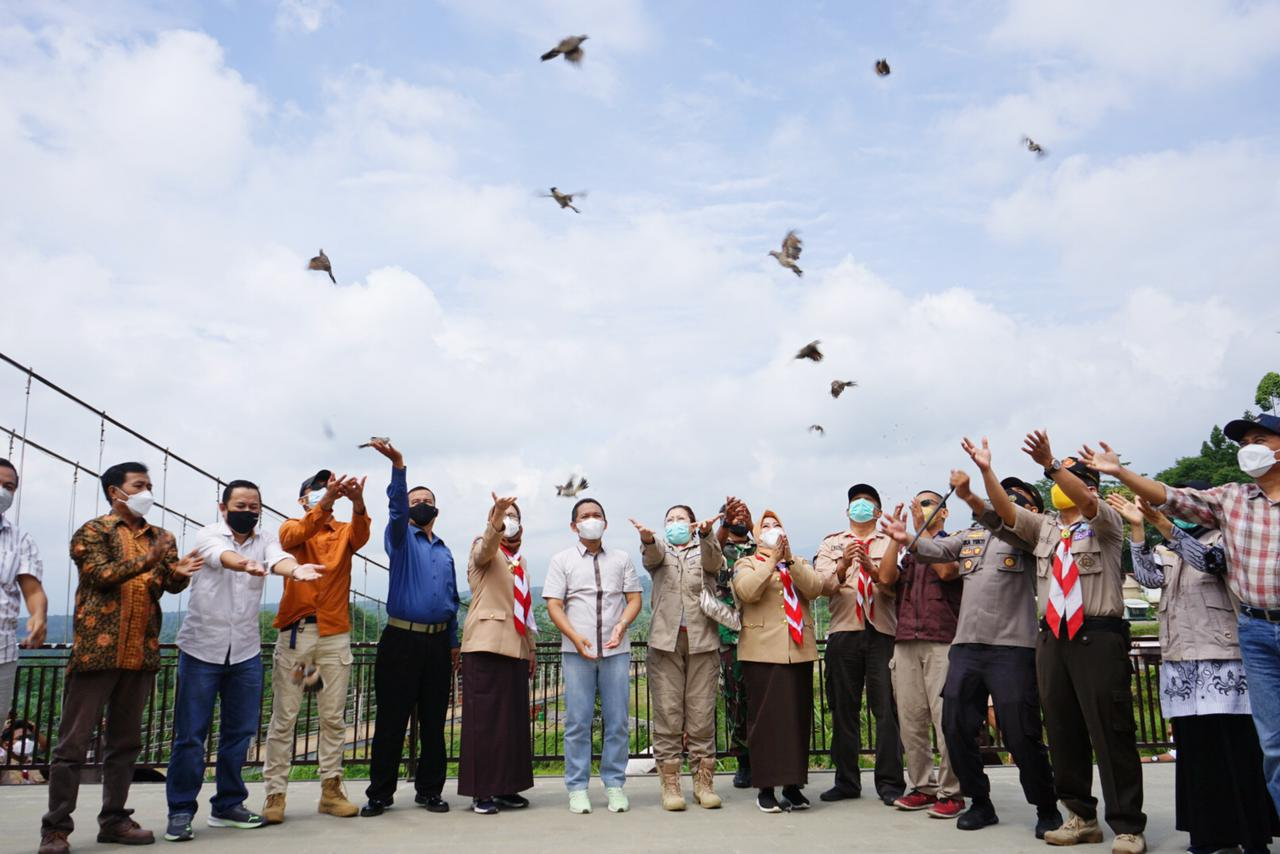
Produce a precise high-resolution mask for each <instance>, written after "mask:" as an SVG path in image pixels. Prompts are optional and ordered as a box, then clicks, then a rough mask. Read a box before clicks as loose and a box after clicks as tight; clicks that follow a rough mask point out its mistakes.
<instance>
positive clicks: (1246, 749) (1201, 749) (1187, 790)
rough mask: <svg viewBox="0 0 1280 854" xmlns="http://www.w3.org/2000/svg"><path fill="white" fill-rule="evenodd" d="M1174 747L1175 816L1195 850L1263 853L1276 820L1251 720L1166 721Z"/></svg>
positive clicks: (1279, 825)
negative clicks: (1175, 760)
mask: <svg viewBox="0 0 1280 854" xmlns="http://www.w3.org/2000/svg"><path fill="white" fill-rule="evenodd" d="M1169 723H1171V724H1173V740H1174V743H1175V744H1177V745H1178V764H1177V768H1176V771H1175V776H1174V788H1173V797H1174V806H1175V812H1174V815H1175V816H1176V817H1177V825H1176V826H1177V828H1178V830H1185V831H1186V832H1187V833H1188V834H1190V835H1191V844H1192V846H1194V847H1196V848H1207V849H1209V850H1211V851H1217V850H1219V849H1222V848H1227V849H1230V848H1234V847H1235V846H1237V845H1239V846H1242V847H1243V848H1244V849H1245V850H1246V851H1261V850H1265V849H1266V848H1267V846H1268V845H1270V844H1271V838H1272V837H1273V836H1277V835H1280V819H1277V817H1276V807H1275V804H1274V803H1273V802H1272V801H1271V795H1270V794H1269V793H1268V792H1267V778H1266V776H1265V775H1264V774H1263V773H1262V748H1261V747H1260V746H1259V745H1258V731H1257V730H1256V729H1255V728H1254V725H1253V717H1252V716H1251V715H1191V716H1188V717H1181V718H1170V719H1169Z"/></svg>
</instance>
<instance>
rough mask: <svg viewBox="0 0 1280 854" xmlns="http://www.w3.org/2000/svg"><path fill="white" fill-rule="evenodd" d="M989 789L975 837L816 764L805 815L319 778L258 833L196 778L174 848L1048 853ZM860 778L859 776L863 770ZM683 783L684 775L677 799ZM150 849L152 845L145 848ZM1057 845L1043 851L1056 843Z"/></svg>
mask: <svg viewBox="0 0 1280 854" xmlns="http://www.w3.org/2000/svg"><path fill="white" fill-rule="evenodd" d="M1143 769H1144V771H1145V773H1146V778H1145V779H1146V809H1147V814H1148V818H1149V827H1148V832H1147V843H1148V845H1149V847H1150V850H1152V851H1184V850H1185V849H1186V844H1187V843H1186V835H1185V834H1182V833H1179V832H1177V831H1176V830H1174V827H1173V774H1174V769H1173V767H1172V766H1170V765H1144V766H1143ZM990 773H991V778H992V790H993V791H992V797H993V799H994V801H995V804H996V809H997V811H998V813H999V815H1000V824H998V825H996V826H994V827H990V828H986V829H984V830H981V831H976V832H968V833H966V832H963V831H959V830H956V829H955V826H954V822H950V821H939V820H937V819H931V818H929V817H928V816H926V815H925V814H924V813H922V812H921V813H906V812H900V811H898V810H894V809H889V808H887V807H885V806H883V805H882V804H881V803H880V802H879V801H878V800H874V799H862V800H858V801H846V802H843V803H838V804H823V803H821V802H819V801H818V798H817V795H818V793H819V792H821V791H822V790H823V789H825V788H826V787H828V786H829V785H830V782H831V775H830V774H829V773H814V774H811V775H810V777H809V785H808V786H807V787H806V793H807V794H808V795H809V796H810V798H812V800H813V801H814V803H815V807H814V808H813V809H810V810H808V811H806V812H799V813H791V814H782V815H766V814H765V813H762V812H760V811H759V810H757V809H756V807H755V803H754V797H753V793H752V792H750V791H741V790H736V789H734V788H732V786H731V785H730V778H729V777H727V776H726V777H721V778H718V779H717V781H716V788H717V790H718V791H719V792H721V794H722V795H724V797H725V800H726V802H725V806H724V808H723V809H720V810H703V809H698V808H694V807H692V805H691V807H690V809H689V810H687V811H686V812H683V813H665V812H663V811H662V810H661V808H660V807H659V806H658V781H657V779H656V778H652V777H650V778H631V779H629V780H628V782H627V793H628V795H629V796H630V798H631V802H632V810H631V812H629V813H625V814H619V815H614V814H611V813H609V812H608V811H607V810H606V809H605V806H604V790H603V789H602V788H601V785H600V782H599V780H593V781H592V784H591V799H592V803H593V805H594V806H595V811H594V812H593V813H592V814H591V815H584V816H578V815H571V814H570V813H569V811H568V809H567V798H566V795H565V792H564V782H563V780H562V779H560V778H558V777H542V778H538V781H537V784H536V786H535V787H534V789H533V791H531V792H526V793H525V794H526V795H527V796H528V797H529V799H530V800H531V801H532V802H533V805H532V807H531V808H530V809H528V810H526V811H524V812H519V813H504V814H501V815H497V816H480V815H475V814H473V813H471V812H470V811H468V810H466V809H464V807H466V806H467V804H468V801H467V799H463V798H461V797H459V796H458V795H457V792H456V790H455V789H454V785H455V783H454V781H452V780H451V781H450V782H449V784H448V785H447V786H446V787H445V797H446V799H447V800H449V801H450V804H451V806H452V807H453V810H452V811H451V812H449V813H448V814H447V815H436V814H432V813H428V812H426V811H425V810H422V809H420V808H417V807H415V806H414V804H413V787H412V785H411V784H405V785H402V786H401V788H400V791H399V794H398V796H397V800H396V804H395V806H394V807H393V808H392V809H391V810H389V811H388V812H387V813H386V814H384V815H382V816H380V817H379V818H375V819H367V818H366V819H362V818H351V819H336V818H332V817H330V816H323V815H318V814H317V813H316V811H315V805H316V801H317V799H318V797H319V784H318V783H313V782H305V783H294V784H293V785H292V786H290V788H289V812H288V819H287V821H286V822H285V823H284V824H283V825H279V826H276V827H267V828H263V829H259V830H252V831H243V830H226V829H217V828H211V827H207V826H206V825H205V824H204V818H205V817H206V816H207V814H208V813H207V799H208V796H209V795H211V794H212V792H211V791H210V790H209V788H208V787H207V786H206V789H205V791H204V792H203V793H202V796H203V797H202V803H201V812H200V814H199V815H198V816H197V817H196V823H195V830H196V838H195V840H194V841H193V842H190V843H186V844H184V845H182V846H181V848H177V847H176V846H175V851H181V852H182V854H199V852H201V851H228V850H231V851H236V852H238V854H252V852H270V854H292V852H304V854H323V853H324V852H343V853H344V854H366V852H369V854H372V852H378V854H381V852H396V851H414V852H421V851H423V850H424V849H426V850H433V851H448V852H451V854H473V852H488V851H494V852H502V854H540V852H577V851H582V852H591V854H604V852H632V851H642V850H652V851H659V850H667V851H678V852H680V854H686V852H695V851H708V852H711V851H714V852H717V854H728V852H734V851H767V852H773V854H791V852H797V851H802V852H804V853H805V854H812V852H825V851H832V852H836V851H838V852H848V851H895V852H897V851H901V852H929V854H941V852H950V851H998V852H1018V851H1039V852H1044V851H1046V850H1047V848H1048V846H1046V845H1045V844H1044V843H1043V842H1039V841H1037V840H1036V839H1035V837H1034V836H1033V835H1032V828H1033V826H1034V818H1035V813H1034V811H1033V810H1032V808H1031V807H1029V806H1028V805H1027V804H1026V803H1025V802H1024V801H1023V798H1022V792H1021V789H1020V788H1019V787H1018V778H1017V771H1016V769H1014V768H996V769H990ZM864 780H865V781H866V783H867V784H869V783H870V779H869V774H866V773H864ZM1095 786H1096V783H1095ZM363 788H364V783H363V782H362V781H359V780H352V781H351V783H350V785H349V786H348V795H349V797H350V798H351V799H352V800H353V801H357V802H362V801H363ZM689 788H690V785H689V783H688V778H687V777H686V778H685V790H686V795H688V794H689ZM249 790H250V795H249V802H248V803H249V806H250V807H251V808H253V809H260V808H261V806H262V786H261V784H251V785H250V786H249ZM99 792H100V789H99V787H98V786H96V785H86V786H84V787H83V788H82V789H81V790H80V809H79V811H78V813H77V815H76V819H77V821H78V824H79V828H80V829H79V830H78V831H77V832H76V833H74V834H72V836H71V845H72V850H73V851H77V852H91V851H97V852H104V851H113V852H119V851H120V850H121V848H120V847H118V846H108V845H99V844H97V842H96V841H95V836H96V830H97V827H96V822H95V815H96V807H97V805H98V803H99V798H100V794H99ZM46 799H47V795H46V789H45V788H44V787H43V786H12V787H10V786H6V787H4V788H3V789H0V852H11V851H12V852H21V851H26V852H31V851H35V849H36V847H37V846H38V844H39V826H40V815H41V813H42V812H43V811H44V809H45V806H46ZM130 806H132V807H133V808H134V809H135V810H136V814H135V816H134V817H135V818H136V819H137V820H138V821H139V822H140V823H141V824H142V825H143V826H144V827H147V828H150V829H152V830H153V831H155V832H156V837H157V840H158V842H157V844H158V845H159V846H161V847H162V848H164V849H166V850H167V848H168V847H169V846H173V845H174V843H166V842H165V841H164V840H163V839H162V838H161V837H162V835H163V831H164V820H165V799H164V786H163V785H160V784H155V783H150V784H137V785H135V786H134V787H133V791H132V794H131V799H130ZM1110 842H1111V833H1110V831H1108V832H1107V839H1106V842H1105V843H1104V844H1102V845H1090V846H1085V847H1084V848H1082V849H1079V850H1080V851H1081V854H1105V852H1109V851H1110V849H1111V845H1110ZM153 850H154V849H153ZM1055 850H1056V849H1055Z"/></svg>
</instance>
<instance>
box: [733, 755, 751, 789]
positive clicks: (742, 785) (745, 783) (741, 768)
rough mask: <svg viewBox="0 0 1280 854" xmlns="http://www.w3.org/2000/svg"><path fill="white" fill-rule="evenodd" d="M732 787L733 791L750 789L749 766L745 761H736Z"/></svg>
mask: <svg viewBox="0 0 1280 854" xmlns="http://www.w3.org/2000/svg"><path fill="white" fill-rule="evenodd" d="M733 787H734V788H735V789H750V788H751V764H750V763H749V762H746V761H745V760H742V759H739V760H738V771H737V773H735V774H734V775H733Z"/></svg>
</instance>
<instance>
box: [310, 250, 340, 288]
mask: <svg viewBox="0 0 1280 854" xmlns="http://www.w3.org/2000/svg"><path fill="white" fill-rule="evenodd" d="M307 269H308V270H320V271H321V272H323V273H328V274H329V281H331V282H333V283H334V284H335V285H336V284H338V280H337V279H335V278H334V277H333V265H332V264H330V263H329V256H328V255H326V254H324V250H323V249H321V250H320V254H319V255H317V256H316V257H314V258H312V259H311V260H310V261H308V262H307Z"/></svg>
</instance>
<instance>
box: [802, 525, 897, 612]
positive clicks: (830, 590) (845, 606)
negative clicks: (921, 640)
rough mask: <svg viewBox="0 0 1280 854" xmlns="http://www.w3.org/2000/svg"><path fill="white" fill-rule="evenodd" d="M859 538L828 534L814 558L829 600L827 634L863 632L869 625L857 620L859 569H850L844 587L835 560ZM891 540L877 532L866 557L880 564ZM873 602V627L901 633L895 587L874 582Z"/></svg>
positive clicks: (845, 531) (841, 532) (868, 546)
mask: <svg viewBox="0 0 1280 854" xmlns="http://www.w3.org/2000/svg"><path fill="white" fill-rule="evenodd" d="M855 539H857V538H856V537H855V536H854V535H853V532H852V531H849V530H844V531H838V532H836V533H834V534H828V535H827V536H826V537H824V538H823V540H822V544H821V545H820V546H818V554H817V556H816V557H814V559H813V568H814V569H815V570H817V572H818V574H819V575H820V576H822V594H823V595H824V596H826V597H827V598H828V599H829V600H830V601H829V607H830V610H831V625H830V626H829V627H828V628H827V634H829V635H831V634H835V633H836V632H860V631H862V630H863V629H864V628H866V626H865V625H864V624H863V621H862V620H860V619H858V609H857V601H858V599H857V597H858V588H857V584H858V568H857V567H856V566H851V567H849V571H848V573H846V575H845V580H844V584H841V583H840V577H839V576H838V575H836V561H838V560H839V559H840V555H842V554H843V553H844V547H845V546H846V545H847V544H849V543H851V542H853V541H854V540H855ZM889 542H890V540H889V537H888V535H887V534H885V533H884V532H882V531H879V530H877V531H876V532H875V533H874V534H873V535H872V536H871V539H870V542H869V543H868V545H867V555H868V556H869V557H870V558H871V560H872V562H874V563H876V564H877V565H878V564H879V563H880V558H882V557H884V553H885V552H886V551H887V550H888V549H889ZM872 590H873V593H872V601H874V602H875V616H874V617H872V619H871V625H872V627H873V628H875V630H876V631H878V632H880V633H881V634H886V635H888V636H889V637H895V636H896V635H897V634H898V599H897V595H896V593H895V589H894V586H893V585H892V584H886V585H879V584H876V583H875V582H874V581H873V582H872Z"/></svg>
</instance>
